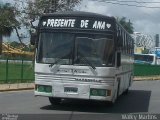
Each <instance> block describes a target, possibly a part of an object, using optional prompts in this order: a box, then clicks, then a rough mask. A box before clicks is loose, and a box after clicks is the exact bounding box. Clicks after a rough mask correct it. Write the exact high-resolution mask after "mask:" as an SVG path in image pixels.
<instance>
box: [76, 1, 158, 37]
mask: <svg viewBox="0 0 160 120" xmlns="http://www.w3.org/2000/svg"><path fill="white" fill-rule="evenodd" d="M99 1H107V2H99ZM127 1H128V2H127ZM108 2H109V3H108ZM146 2H147V3H146ZM120 4H127V5H120ZM128 5H131V6H128ZM132 5H133V6H132ZM135 5H136V6H145V7H135ZM147 7H153V8H147ZM156 7H157V8H156ZM78 9H79V10H82V11H88V12H95V13H100V14H104V15H107V16H114V17H126V18H127V19H128V20H129V19H130V21H131V22H132V23H133V27H134V31H135V32H140V33H144V34H149V35H151V36H154V35H155V34H160V1H159V0H83V2H82V4H81V6H80V7H79V8H78Z"/></svg>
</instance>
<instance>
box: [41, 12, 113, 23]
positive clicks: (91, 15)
mask: <svg viewBox="0 0 160 120" xmlns="http://www.w3.org/2000/svg"><path fill="white" fill-rule="evenodd" d="M52 16H64V17H65V16H69V17H82V16H83V17H103V18H106V19H112V20H114V21H116V19H115V18H114V17H109V16H105V15H102V14H98V13H91V12H83V11H67V12H55V13H47V14H43V15H42V16H41V18H45V17H52Z"/></svg>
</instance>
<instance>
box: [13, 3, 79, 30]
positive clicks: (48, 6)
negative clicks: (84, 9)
mask: <svg viewBox="0 0 160 120" xmlns="http://www.w3.org/2000/svg"><path fill="white" fill-rule="evenodd" d="M14 1H15V7H16V8H19V9H18V10H17V11H20V13H21V16H19V19H20V21H21V23H22V24H23V25H24V26H26V28H27V29H28V30H29V31H31V28H32V27H33V22H34V21H36V20H38V19H39V17H40V16H41V15H42V14H44V13H54V12H56V11H66V10H67V11H70V10H73V9H74V7H75V6H76V5H78V4H79V3H80V1H81V0H25V1H22V0H14ZM19 6H22V7H19Z"/></svg>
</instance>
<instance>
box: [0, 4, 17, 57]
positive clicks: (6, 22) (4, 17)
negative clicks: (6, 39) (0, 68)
mask: <svg viewBox="0 0 160 120" xmlns="http://www.w3.org/2000/svg"><path fill="white" fill-rule="evenodd" d="M18 25H19V23H18V21H17V20H16V15H15V12H14V8H13V7H11V5H10V4H9V3H6V4H4V5H0V54H2V41H3V40H2V39H3V36H10V35H11V33H12V32H13V30H14V27H15V26H18Z"/></svg>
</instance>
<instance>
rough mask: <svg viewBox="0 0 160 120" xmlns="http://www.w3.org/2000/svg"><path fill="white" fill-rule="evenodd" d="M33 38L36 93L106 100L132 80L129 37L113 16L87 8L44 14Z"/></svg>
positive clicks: (54, 101)
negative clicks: (89, 11) (90, 10)
mask: <svg viewBox="0 0 160 120" xmlns="http://www.w3.org/2000/svg"><path fill="white" fill-rule="evenodd" d="M35 37H36V41H35V45H36V60H35V96H46V97H48V98H49V101H50V102H51V104H59V103H61V101H62V100H63V99H84V100H97V101H110V102H111V103H114V102H115V100H116V99H117V97H118V96H119V95H121V94H122V93H123V92H127V91H128V88H129V86H130V85H131V83H132V78H133V74H132V73H133V62H134V60H133V51H134V48H133V39H132V37H131V36H130V34H128V33H127V32H126V31H125V30H124V29H123V28H122V26H121V25H119V24H118V23H117V22H116V19H115V18H114V17H108V16H104V15H100V14H95V13H88V12H62V13H60V12H58V13H54V14H46V15H43V16H42V17H41V18H40V20H39V25H38V28H37V34H36V35H34V37H33V36H32V37H31V42H32V43H34V39H33V38H35Z"/></svg>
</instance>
